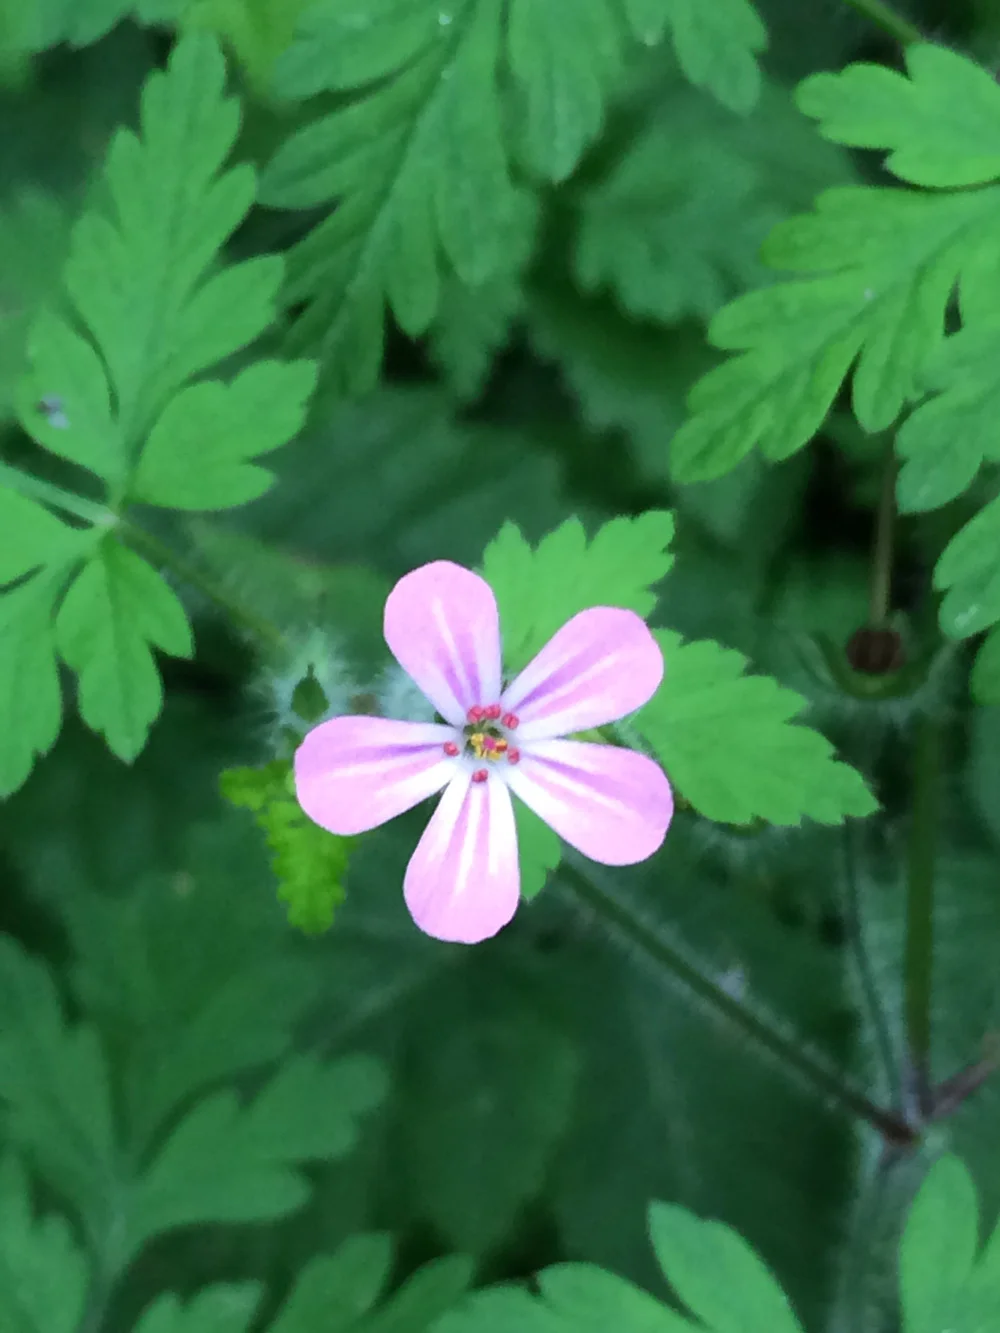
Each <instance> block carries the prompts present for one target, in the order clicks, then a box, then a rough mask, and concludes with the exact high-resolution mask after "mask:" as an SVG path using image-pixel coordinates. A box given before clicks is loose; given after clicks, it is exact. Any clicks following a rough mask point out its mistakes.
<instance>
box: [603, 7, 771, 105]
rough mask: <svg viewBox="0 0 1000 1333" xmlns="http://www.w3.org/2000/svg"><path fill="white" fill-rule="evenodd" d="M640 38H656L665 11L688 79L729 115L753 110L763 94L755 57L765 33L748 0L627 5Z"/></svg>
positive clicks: (681, 64)
mask: <svg viewBox="0 0 1000 1333" xmlns="http://www.w3.org/2000/svg"><path fill="white" fill-rule="evenodd" d="M625 7H626V12H627V13H628V14H629V17H630V19H631V22H632V25H633V27H634V28H635V31H636V34H637V35H638V36H639V37H641V38H642V39H643V40H645V41H647V42H648V41H649V40H650V38H651V37H653V36H654V35H658V33H659V31H660V29H661V28H662V19H661V20H660V22H659V23H657V20H656V10H657V8H658V9H660V10H661V11H664V12H665V14H666V21H667V24H668V25H669V28H670V34H671V36H672V38H673V43H674V50H675V51H676V52H677V59H678V61H679V62H680V67H681V69H682V70H683V71H684V74H685V75H686V76H687V78H688V79H690V80H691V82H692V83H693V84H694V85H695V87H696V88H705V89H706V90H707V91H708V92H710V93H711V94H712V95H713V97H717V98H718V100H719V101H720V102H721V103H722V104H723V105H724V106H727V107H729V109H730V110H731V111H738V112H740V113H741V114H745V113H746V112H748V111H750V110H751V108H752V107H753V106H754V104H755V103H756V101H757V97H758V95H759V93H760V81H761V80H760V67H759V65H758V64H757V55H758V53H759V52H761V51H763V50H764V48H765V47H766V46H767V29H766V28H765V27H764V24H763V23H762V21H761V18H760V15H759V14H758V13H757V11H756V9H755V8H754V6H753V5H752V4H751V3H750V0H712V3H710V4H706V3H704V0H625Z"/></svg>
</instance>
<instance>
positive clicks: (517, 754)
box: [507, 745, 521, 764]
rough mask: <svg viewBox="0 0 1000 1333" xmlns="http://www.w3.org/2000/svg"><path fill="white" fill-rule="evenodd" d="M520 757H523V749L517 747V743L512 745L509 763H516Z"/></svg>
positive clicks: (508, 757) (508, 752)
mask: <svg viewBox="0 0 1000 1333" xmlns="http://www.w3.org/2000/svg"><path fill="white" fill-rule="evenodd" d="M520 758H521V751H520V750H519V749H518V748H517V746H516V745H512V746H511V747H510V749H509V750H508V751H507V762H508V764H516V763H518V762H519V761H520Z"/></svg>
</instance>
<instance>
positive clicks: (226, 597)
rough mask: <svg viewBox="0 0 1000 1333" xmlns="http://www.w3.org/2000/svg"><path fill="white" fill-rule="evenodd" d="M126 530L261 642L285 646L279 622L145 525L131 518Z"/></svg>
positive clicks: (141, 547) (137, 545)
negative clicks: (243, 600) (241, 599)
mask: <svg viewBox="0 0 1000 1333" xmlns="http://www.w3.org/2000/svg"><path fill="white" fill-rule="evenodd" d="M122 532H123V534H124V536H125V537H126V538H127V539H128V541H129V543H130V544H131V545H132V546H134V547H135V548H136V549H137V550H139V551H142V552H143V553H144V554H146V555H148V556H149V557H150V559H151V560H154V561H155V562H156V563H157V564H158V565H161V566H162V567H163V568H165V569H169V570H170V572H171V573H172V574H175V575H176V576H177V578H179V579H182V580H183V581H184V582H185V583H187V584H189V585H190V586H191V587H192V588H194V589H196V590H197V591H198V592H200V593H201V595H202V596H203V597H205V598H207V599H208V600H209V601H210V602H213V603H214V604H215V605H216V606H217V607H219V609H220V610H222V611H224V612H225V613H226V614H227V615H228V616H229V618H230V619H231V620H232V621H234V622H235V624H237V625H241V626H242V627H243V628H244V629H245V630H247V631H248V632H249V633H250V634H252V635H253V636H254V637H255V638H256V639H258V640H260V642H261V643H263V644H266V645H268V646H269V647H271V648H281V647H283V646H284V642H285V636H284V635H283V634H282V632H281V630H279V629H278V627H277V626H276V625H272V624H271V622H270V621H268V620H265V619H264V618H263V617H262V616H258V615H257V613H256V612H255V611H251V610H250V609H249V608H248V607H246V606H243V605H242V604H241V603H240V602H238V601H237V600H236V599H235V598H234V597H233V596H232V595H231V594H230V593H229V592H228V591H227V590H226V589H225V588H223V587H222V586H221V584H219V583H217V582H216V581H215V580H214V579H211V578H209V577H208V576H207V575H205V574H203V573H202V571H201V570H200V569H199V568H198V567H197V566H196V565H194V564H192V563H191V561H189V560H185V558H184V557H183V556H181V555H178V554H177V552H176V551H175V550H174V549H173V548H172V547H170V546H168V545H167V544H166V543H165V542H161V541H160V539H159V538H158V537H154V536H153V535H152V533H150V532H147V531H146V529H145V528H140V527H138V526H137V525H136V524H135V523H132V522H130V521H128V520H124V521H123V523H122Z"/></svg>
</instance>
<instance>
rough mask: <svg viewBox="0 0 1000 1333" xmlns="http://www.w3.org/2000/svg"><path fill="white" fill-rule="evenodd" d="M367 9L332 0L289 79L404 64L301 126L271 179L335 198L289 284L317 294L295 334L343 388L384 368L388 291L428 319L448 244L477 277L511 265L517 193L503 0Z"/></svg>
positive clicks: (286, 59)
mask: <svg viewBox="0 0 1000 1333" xmlns="http://www.w3.org/2000/svg"><path fill="white" fill-rule="evenodd" d="M362 8H363V10H364V22H363V23H360V24H358V23H353V18H352V14H351V11H350V10H349V11H347V12H346V13H345V12H344V9H343V6H342V5H332V4H326V5H323V6H320V8H319V9H318V10H317V11H315V20H316V22H315V25H313V26H310V27H309V28H307V29H306V30H305V31H304V32H303V33H302V34H300V38H299V40H298V42H297V43H296V44H295V45H293V46H292V48H291V50H290V51H288V52H287V53H286V54H285V56H283V57H282V58H281V59H280V60H279V62H278V65H277V70H276V82H277V87H278V89H279V91H280V92H282V93H285V94H291V95H295V96H305V95H309V94H311V93H314V92H317V91H319V90H320V88H323V89H330V90H343V89H347V88H352V87H356V86H358V85H359V84H363V83H365V82H367V81H368V80H370V79H373V78H376V77H378V76H380V75H389V74H394V76H395V77H393V78H391V79H387V80H386V81H385V82H383V83H380V84H376V85H375V86H374V87H373V88H371V89H369V90H367V91H366V92H365V93H364V94H362V95H361V96H360V98H358V99H356V100H354V101H352V102H350V103H349V104H348V105H346V106H345V107H343V108H342V109H340V110H337V111H334V112H332V113H331V114H329V115H327V116H324V117H323V118H322V119H320V120H318V121H315V122H313V123H312V124H310V125H307V126H306V127H305V128H304V129H302V130H300V131H299V132H298V133H296V134H293V135H292V137H291V138H290V139H288V140H287V141H286V142H285V144H283V145H282V147H281V148H280V149H279V150H278V153H277V154H276V156H275V158H274V159H273V161H272V162H271V163H270V165H269V167H268V168H267V170H266V172H265V175H264V179H263V182H262V201H263V202H264V203H266V204H268V205H271V206H277V207H284V208H303V207H313V206H315V205H316V204H320V203H325V202H327V201H330V202H332V201H334V200H337V201H338V206H337V208H336V210H335V211H334V212H333V214H332V215H331V216H329V217H328V218H327V219H326V220H325V221H323V222H321V223H320V224H319V226H317V227H316V228H315V229H314V230H313V231H312V232H311V233H310V234H309V235H308V236H307V237H306V238H305V239H304V240H303V241H301V242H300V243H299V244H298V245H297V246H296V247H294V248H293V249H292V251H291V252H290V255H289V272H288V283H287V287H286V293H285V295H286V300H287V301H288V302H290V303H298V302H303V301H304V302H308V303H309V305H308V308H307V310H306V312H305V314H304V315H302V316H301V317H300V318H299V320H298V322H297V325H296V328H295V330H294V331H293V337H292V342H293V345H294V346H296V347H299V348H307V349H312V348H313V347H314V346H316V345H319V346H321V347H322V349H323V352H324V364H325V366H327V367H328V368H329V370H330V375H331V381H332V385H331V387H338V386H339V387H344V388H347V389H350V390H353V391H361V390H365V389H368V388H371V387H372V386H373V384H374V382H375V379H376V376H377V373H378V369H379V366H380V364H381V359H382V343H383V337H384V318H385V306H386V305H387V304H388V305H389V306H390V307H391V308H392V310H393V312H394V314H395V316H396V318H397V319H398V321H399V323H400V324H401V326H402V327H403V329H404V330H405V331H406V332H407V333H409V334H411V335H417V334H420V333H423V332H424V331H425V330H426V329H427V327H428V326H429V325H430V323H431V321H432V320H433V318H434V316H435V314H436V312H437V309H438V304H439V299H440V283H441V267H440V266H441V256H442V255H443V257H444V258H445V259H446V260H447V261H448V262H449V263H450V265H451V266H452V267H453V269H454V270H455V272H456V273H457V274H458V275H459V277H460V278H461V279H462V280H463V281H464V282H466V283H468V284H469V285H470V286H473V287H475V286H478V285H480V284H481V283H483V282H485V281H487V280H488V279H489V278H490V277H491V276H492V275H493V274H495V273H496V272H498V271H499V270H500V269H501V268H503V267H504V258H505V255H504V238H505V237H506V236H507V235H508V233H509V231H510V227H511V221H512V218H513V216H514V211H515V209H517V208H518V207H519V200H518V195H517V192H516V191H515V189H514V187H513V185H512V183H511V181H510V178H509V174H508V169H507V161H506V155H505V152H504V147H503V143H502V138H501V121H500V105H499V99H498V96H497V94H496V90H495V83H496V65H497V61H498V58H499V53H500V46H501V24H500V20H501V10H500V4H499V0H464V3H459V4H456V5H455V6H454V7H453V8H452V9H441V7H440V6H439V5H437V4H434V5H428V4H426V3H424V2H423V0H411V2H409V3H396V2H395V0H392V2H391V3H390V0H380V5H379V8H378V9H377V10H376V11H375V13H374V14H372V13H371V7H370V5H367V4H366V5H364V6H363V7H362ZM442 16H443V18H444V19H446V20H447V21H446V22H443V23H442V22H441V17H442ZM352 25H353V27H354V29H355V31H354V32H353V34H350V33H349V34H348V35H347V36H346V37H345V31H344V30H345V28H346V29H351V27H352ZM321 32H322V36H321V35H320V34H321ZM333 51H336V54H335V55H332V56H329V55H328V53H329V52H333ZM405 62H408V63H405Z"/></svg>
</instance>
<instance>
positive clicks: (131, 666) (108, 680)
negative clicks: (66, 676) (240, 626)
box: [56, 537, 194, 763]
mask: <svg viewBox="0 0 1000 1333" xmlns="http://www.w3.org/2000/svg"><path fill="white" fill-rule="evenodd" d="M56 641H57V644H58V647H59V652H60V654H61V655H62V657H63V658H64V659H65V660H66V662H67V663H68V664H69V666H71V667H72V668H73V670H74V671H76V672H77V674H78V675H79V677H80V685H79V706H80V716H81V717H82V718H83V720H84V722H86V723H87V725H88V726H89V727H91V728H92V729H93V730H94V731H100V732H102V733H103V734H104V736H105V738H106V740H107V742H108V745H109V746H110V748H111V749H112V750H113V751H114V753H115V754H116V755H118V757H119V758H120V759H124V760H125V761H126V762H127V763H130V762H131V761H132V760H133V759H134V758H135V757H136V755H137V754H138V753H139V751H140V750H141V749H142V747H143V746H144V745H145V743H146V737H147V736H148V734H149V729H150V727H151V726H152V724H153V722H154V721H155V720H156V718H157V717H158V716H159V712H160V709H161V707H162V705H163V685H162V683H161V681H160V676H159V672H158V671H157V669H156V661H155V659H154V657H153V653H152V648H153V647H157V648H161V649H162V650H163V651H164V652H167V653H171V654H172V655H173V656H175V657H190V656H191V653H192V652H193V650H194V649H193V642H192V638H191V627H190V625H189V623H188V619H187V615H186V614H185V612H184V608H183V607H182V606H181V603H180V602H179V601H178V599H177V596H176V594H175V593H174V592H173V590H172V589H171V588H170V586H169V585H168V584H167V583H166V582H164V580H163V579H162V578H161V576H160V575H159V574H157V573H156V571H155V570H154V569H153V568H152V567H151V566H150V565H148V564H146V562H145V561H144V560H142V559H140V557H139V556H137V555H136V554H135V553H134V552H132V551H129V550H127V549H126V548H125V547H124V546H121V545H119V543H118V542H117V541H115V539H114V538H112V537H108V538H106V539H105V540H104V541H103V542H102V544H101V546H100V547H99V548H98V550H97V552H96V553H95V554H94V555H93V556H92V557H91V559H90V561H89V562H88V563H87V565H86V566H85V567H84V568H83V570H82V571H81V572H80V573H79V574H78V575H77V577H76V579H75V580H74V582H73V583H72V584H71V585H70V588H69V591H68V592H67V593H66V597H65V599H64V601H63V603H62V606H61V607H60V608H59V613H58V616H57V618H56Z"/></svg>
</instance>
